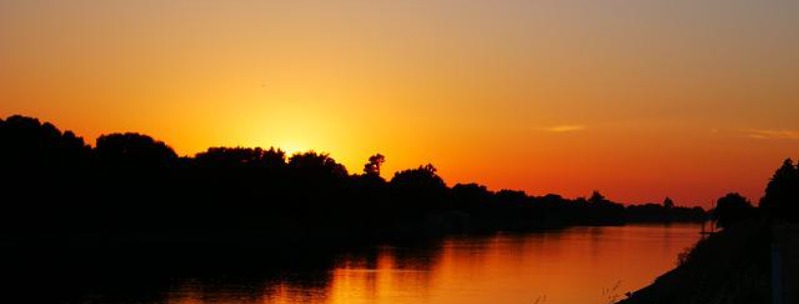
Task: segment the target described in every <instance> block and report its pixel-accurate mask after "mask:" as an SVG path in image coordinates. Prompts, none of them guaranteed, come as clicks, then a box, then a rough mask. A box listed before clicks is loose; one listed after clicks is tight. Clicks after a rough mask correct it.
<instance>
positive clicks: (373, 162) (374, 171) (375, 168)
mask: <svg viewBox="0 0 799 304" xmlns="http://www.w3.org/2000/svg"><path fill="white" fill-rule="evenodd" d="M384 162H386V157H385V156H383V154H380V153H377V154H375V155H372V156H370V157H369V162H368V163H366V164H365V165H364V166H363V173H364V174H366V175H374V176H380V166H382V165H383V163H384Z"/></svg>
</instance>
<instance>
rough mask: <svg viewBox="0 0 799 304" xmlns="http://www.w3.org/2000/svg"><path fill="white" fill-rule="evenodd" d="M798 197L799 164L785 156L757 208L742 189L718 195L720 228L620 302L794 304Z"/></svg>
mask: <svg viewBox="0 0 799 304" xmlns="http://www.w3.org/2000/svg"><path fill="white" fill-rule="evenodd" d="M797 199H799V167H797V165H796V164H794V162H793V160H791V159H786V160H785V161H783V163H782V165H781V166H780V167H779V168H778V169H777V170H776V171H775V172H774V175H773V176H772V178H771V179H770V180H769V182H768V184H767V185H766V188H765V195H764V196H763V197H762V198H761V199H760V204H759V206H757V207H755V206H753V204H752V203H751V202H750V201H749V200H748V199H747V198H745V197H743V196H741V195H740V194H738V193H728V194H726V195H725V196H723V197H721V198H719V199H718V201H717V202H716V206H715V208H713V209H712V210H711V211H710V213H711V215H712V219H713V220H714V221H715V223H716V227H717V228H720V229H721V230H720V231H717V232H714V233H712V234H710V236H709V237H706V238H703V239H702V240H700V241H699V242H698V243H697V244H696V245H695V246H694V247H693V248H688V249H687V250H686V251H685V252H683V253H682V254H680V256H679V259H678V262H679V263H678V267H677V268H676V269H674V270H672V271H669V272H668V273H666V274H664V275H662V276H661V277H659V278H658V279H657V280H656V281H655V283H654V284H652V285H650V286H648V287H646V288H644V289H641V290H639V291H636V292H635V293H632V294H631V296H630V297H629V298H628V299H625V300H623V301H621V302H619V303H624V304H634V303H675V304H676V303H772V301H773V300H774V302H773V303H777V302H779V303H792V302H791V299H795V298H796V296H797V295H795V292H796V288H792V287H794V286H795V282H796V279H797V278H799V277H797V274H799V264H797V262H796V261H795V260H794V259H792V257H796V256H797V254H799V237H797V235H799V234H797V233H796V232H797V231H799V223H797V220H799V214H797V211H799V210H797V209H798V208H799V200H797ZM665 204H666V202H664V205H665ZM780 261H782V262H780ZM775 280H778V281H777V282H784V287H783V288H780V287H779V286H782V285H783V284H780V283H775ZM780 300H783V301H784V302H781V301H780Z"/></svg>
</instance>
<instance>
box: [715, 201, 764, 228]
mask: <svg viewBox="0 0 799 304" xmlns="http://www.w3.org/2000/svg"><path fill="white" fill-rule="evenodd" d="M754 210H755V209H754V207H752V203H750V202H749V200H747V199H746V198H745V197H743V196H741V195H740V194H738V193H728V194H727V195H725V196H724V197H722V198H719V199H718V201H717V202H716V209H715V210H714V212H713V217H714V218H715V220H716V225H717V226H718V227H719V228H728V227H730V226H732V225H734V224H735V223H738V222H740V221H742V220H744V219H747V218H750V217H752V216H753V215H754Z"/></svg>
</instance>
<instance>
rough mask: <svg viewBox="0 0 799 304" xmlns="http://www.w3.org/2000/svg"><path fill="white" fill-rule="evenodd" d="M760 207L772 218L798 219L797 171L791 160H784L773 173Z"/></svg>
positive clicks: (798, 171)
mask: <svg viewBox="0 0 799 304" xmlns="http://www.w3.org/2000/svg"><path fill="white" fill-rule="evenodd" d="M760 206H761V207H762V208H763V209H765V210H766V211H767V212H769V214H771V215H773V216H777V217H785V218H788V219H792V220H796V219H799V169H797V167H796V166H795V165H794V164H793V160H791V159H790V158H789V159H786V160H785V161H783V163H782V166H780V168H779V169H777V171H776V172H774V175H773V176H772V177H771V180H770V181H769V183H768V185H767V186H766V195H765V196H763V198H762V199H761V200H760Z"/></svg>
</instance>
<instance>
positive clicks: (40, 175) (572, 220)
mask: <svg viewBox="0 0 799 304" xmlns="http://www.w3.org/2000/svg"><path fill="white" fill-rule="evenodd" d="M384 162H385V156H383V155H382V154H375V155H372V156H371V157H369V159H368V162H367V163H366V164H365V165H364V171H363V174H356V175H349V173H348V172H347V169H346V168H345V167H344V166H343V165H342V164H340V163H338V162H336V160H335V159H333V158H332V157H330V156H329V155H328V154H325V153H317V152H314V151H309V152H304V153H297V154H294V155H292V156H291V157H289V158H288V159H287V158H286V154H285V152H283V151H282V150H280V149H276V148H269V149H262V148H245V147H214V148H209V149H208V150H206V151H204V152H201V153H198V154H196V155H195V156H193V157H182V158H181V157H178V155H177V154H176V153H175V151H174V150H173V149H172V148H170V147H169V146H168V145H167V144H166V143H164V142H161V141H158V140H155V139H153V138H152V137H151V136H148V135H144V134H138V133H114V134H107V135H102V136H100V137H99V138H98V139H97V143H96V146H95V148H92V147H90V146H88V145H86V144H85V143H84V141H83V139H82V138H80V137H78V136H76V135H75V134H74V133H72V132H70V131H66V132H61V131H60V130H58V128H56V127H55V126H54V125H53V124H50V123H46V122H45V123H42V122H40V121H39V120H38V119H35V118H30V117H23V116H18V115H17V116H10V117H8V118H6V119H0V170H2V171H0V192H2V193H3V204H0V236H3V235H2V234H3V233H5V234H10V235H12V236H30V235H35V234H37V233H38V234H52V233H54V232H57V233H63V234H70V233H88V234H96V235H98V236H106V237H113V236H126V235H129V234H135V235H139V234H148V233H149V234H162V233H165V234H163V235H164V236H165V235H172V233H177V234H178V235H185V236H189V237H191V238H195V239H199V240H203V239H205V238H210V239H220V238H221V239H225V238H230V239H232V240H242V239H247V237H251V238H252V239H255V237H252V236H253V235H257V236H258V238H263V237H264V236H269V237H274V238H283V239H286V240H292V241H295V240H298V239H299V240H306V239H313V240H330V239H332V240H336V239H350V240H373V239H381V238H391V237H408V236H421V235H430V234H439V233H444V232H446V231H452V230H454V231H461V230H463V231H498V230H523V229H530V228H536V229H537V228H542V227H552V226H564V225H576V224H591V225H595V224H619V223H623V222H624V221H625V220H640V219H645V220H649V221H662V220H663V219H666V218H668V219H669V220H671V219H672V218H676V219H686V220H692V219H696V218H700V219H701V218H702V216H701V215H703V214H704V211H703V210H701V209H698V210H693V209H687V208H681V207H674V208H670V209H669V210H668V211H664V210H666V208H663V207H662V206H661V205H659V204H653V205H654V206H656V208H650V207H651V206H648V205H647V206H643V207H641V208H638V207H636V206H630V207H629V208H625V207H624V206H622V205H621V204H618V203H614V202H611V201H610V200H608V199H607V198H605V197H604V196H603V195H601V194H600V193H599V192H598V191H595V192H594V193H593V195H592V196H591V198H590V199H588V200H586V199H567V198H564V197H561V196H558V195H554V194H550V195H545V196H541V197H536V196H531V195H528V194H527V193H525V192H523V191H514V190H507V189H503V190H500V191H498V192H493V191H490V190H488V188H487V187H486V186H483V185H479V184H458V185H455V186H454V187H452V188H450V187H448V186H447V185H446V183H445V182H444V180H443V179H442V178H441V176H439V175H438V171H437V169H436V168H435V166H433V165H432V164H427V165H423V166H419V167H418V168H415V169H409V170H402V171H399V172H396V173H395V174H394V175H393V178H392V179H391V180H390V182H386V180H385V179H383V177H381V176H380V174H381V173H382V172H381V169H382V165H383V163H384ZM783 175H785V174H779V176H780V177H775V178H774V183H775V185H772V186H770V187H771V188H773V189H778V188H779V189H781V188H780V187H777V186H776V184H777V183H782V181H783V180H785V178H783V177H782V176H783ZM788 175H789V174H788ZM788 184H790V182H789V183H788ZM782 188H785V187H782ZM788 188H790V187H788ZM87 193H89V195H87ZM769 193H772V194H774V193H780V191H778V190H769ZM782 200H784V199H777V200H776V201H782ZM722 209H723V208H722ZM664 214H665V215H668V216H664ZM697 215H700V216H697Z"/></svg>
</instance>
